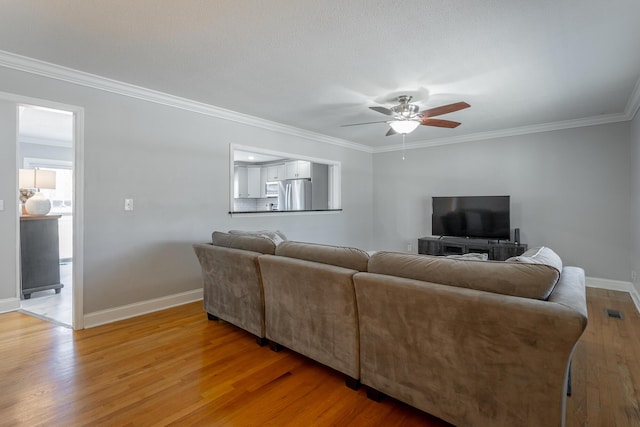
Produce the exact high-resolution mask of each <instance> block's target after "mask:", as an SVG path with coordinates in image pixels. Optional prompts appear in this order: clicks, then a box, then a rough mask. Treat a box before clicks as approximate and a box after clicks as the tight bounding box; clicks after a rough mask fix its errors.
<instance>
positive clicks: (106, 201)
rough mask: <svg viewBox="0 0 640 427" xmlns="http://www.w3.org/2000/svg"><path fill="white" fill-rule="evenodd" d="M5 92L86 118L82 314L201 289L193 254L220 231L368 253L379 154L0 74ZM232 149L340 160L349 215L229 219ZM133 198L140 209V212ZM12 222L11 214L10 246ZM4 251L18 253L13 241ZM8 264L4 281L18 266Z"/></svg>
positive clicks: (0, 179) (9, 169) (9, 177)
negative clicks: (268, 234)
mask: <svg viewBox="0 0 640 427" xmlns="http://www.w3.org/2000/svg"><path fill="white" fill-rule="evenodd" d="M0 91H4V92H9V93H14V94H19V95H24V96H29V97H35V98H41V99H47V100H50V101H56V102H62V103H65V104H69V105H76V106H80V107H84V109H85V145H84V148H85V195H84V196H85V216H84V218H85V222H84V238H85V247H84V260H85V264H84V302H85V307H84V312H85V313H91V312H96V311H99V310H104V309H108V308H114V307H120V306H123V305H127V304H132V303H136V302H141V301H146V300H149V299H153V298H159V297H163V296H168V295H173V294H177V293H180V292H186V291H190V290H194V289H199V288H200V287H201V279H200V267H199V265H198V263H197V259H196V257H195V255H194V253H193V250H192V248H191V244H192V243H193V242H204V241H210V235H211V232H212V231H213V230H227V229H231V228H235V229H254V230H255V229H280V230H282V231H283V232H284V233H285V234H286V235H287V236H289V237H290V238H291V239H296V240H309V241H316V242H323V243H334V244H340V245H354V246H358V247H363V248H367V247H370V246H371V228H372V214H371V201H372V199H373V195H372V179H371V178H372V158H371V157H372V156H371V154H368V153H365V152H360V151H356V150H352V149H348V148H343V147H339V146H333V145H327V144H325V143H319V142H315V141H311V140H306V139H302V138H300V137H294V136H291V135H285V134H280V133H276V132H272V131H268V130H264V129H260V128H255V127H251V126H248V125H243V124H240V123H235V122H231V121H225V120H222V119H217V118H214V117H210V116H205V115H201V114H196V113H193V112H188V111H184V110H180V109H176V108H171V107H167V106H163V105H159V104H155V103H150V102H146V101H142V100H138V99H134V98H130V97H125V96H121V95H117V94H112V93H108V92H104V91H99V90H95V89H91V88H87V87H83V86H79V85H75V84H71V83H66V82H62V81H57V80H52V79H48V78H44V77H40V76H35V75H32V74H28V73H23V72H19V71H15V70H10V69H5V68H1V67H0ZM8 142H9V145H11V147H15V141H8ZM2 143H3V147H2V150H3V151H2V154H3V155H2V157H1V158H2V162H3V164H5V163H6V166H5V167H2V168H0V183H1V184H0V186H1V187H0V191H1V193H0V194H3V196H2V197H4V198H5V199H6V200H10V199H11V198H12V197H13V195H14V194H16V189H15V169H14V168H15V151H11V150H14V149H15V148H7V147H6V146H5V145H6V142H5V141H4V140H3V141H2ZM230 143H235V144H243V145H250V146H256V147H260V148H265V149H269V150H275V151H284V152H290V153H293V154H299V155H301V156H311V157H319V158H325V159H329V160H339V161H341V162H342V205H343V209H344V211H343V212H342V213H339V214H312V215H293V216H291V215H289V216H271V217H264V216H263V217H251V218H239V217H230V216H229V215H228V211H229V206H228V204H229V182H228V181H229V170H228V169H229V158H228V156H229V144H230ZM5 151H7V153H8V154H9V157H8V158H9V160H5V159H7V157H5V156H4V152H5ZM12 152H13V155H11V153H12ZM5 195H7V196H5ZM124 198H133V199H134V207H135V210H134V211H133V212H124V210H123V199H124ZM5 219H6V220H5ZM12 221H14V222H15V217H13V218H11V217H10V215H9V214H8V213H7V212H4V213H3V215H2V219H1V220H0V224H2V225H0V227H3V228H2V230H0V231H2V232H3V237H4V233H5V232H6V230H5V229H7V228H9V230H8V231H9V234H11V233H12V232H14V231H13V230H14V229H13V228H12V224H13V223H12ZM5 222H6V223H7V224H6V225H4V223H5ZM2 245H3V246H2V247H3V248H5V249H3V250H4V251H5V252H6V251H9V253H10V254H9V255H12V254H13V253H14V252H15V242H9V243H5V242H4V241H3V243H2ZM7 248H8V249H7ZM0 263H1V266H2V271H5V268H11V267H12V265H13V263H15V257H13V256H3V257H1V258H0ZM12 277H13V276H7V278H6V279H4V280H3V283H2V284H1V285H0V286H2V290H1V292H3V294H0V295H7V294H8V291H7V289H9V288H11V291H10V294H11V295H13V296H15V289H14V287H15V285H14V283H15V279H12ZM12 281H13V283H10V282H12Z"/></svg>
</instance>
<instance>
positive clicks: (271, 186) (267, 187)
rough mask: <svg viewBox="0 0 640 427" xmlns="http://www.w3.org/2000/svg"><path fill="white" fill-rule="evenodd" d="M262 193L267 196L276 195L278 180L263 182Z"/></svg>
mask: <svg viewBox="0 0 640 427" xmlns="http://www.w3.org/2000/svg"><path fill="white" fill-rule="evenodd" d="M264 193H265V194H266V196H267V197H278V181H273V182H267V183H265V184H264Z"/></svg>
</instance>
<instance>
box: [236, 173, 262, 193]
mask: <svg viewBox="0 0 640 427" xmlns="http://www.w3.org/2000/svg"><path fill="white" fill-rule="evenodd" d="M260 187H261V184H260V166H236V167H235V168H234V182H233V197H235V198H237V199H248V198H260V197H261V193H260Z"/></svg>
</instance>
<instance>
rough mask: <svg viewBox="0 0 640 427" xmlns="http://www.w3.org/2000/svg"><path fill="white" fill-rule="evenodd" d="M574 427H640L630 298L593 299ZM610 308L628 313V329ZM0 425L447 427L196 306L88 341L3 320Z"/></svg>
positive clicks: (577, 378) (14, 316)
mask: <svg viewBox="0 0 640 427" xmlns="http://www.w3.org/2000/svg"><path fill="white" fill-rule="evenodd" d="M587 300H588V310H589V326H588V327H587V330H586V331H585V334H584V335H583V337H582V338H581V339H580V341H579V343H578V345H577V347H576V350H575V352H574V356H573V365H572V383H573V395H572V396H571V397H568V398H567V426H587V425H588V426H610V425H616V426H621V427H624V426H638V425H640V404H639V402H640V360H639V359H638V358H637V357H636V355H637V354H640V334H639V333H638V331H639V330H640V315H638V313H637V311H636V309H635V306H634V305H633V303H632V301H631V299H630V298H629V296H628V295H627V294H625V293H620V292H615V291H607V290H601V289H588V290H587ZM605 308H613V309H618V310H621V311H622V312H623V313H624V316H625V318H624V319H623V320H618V319H612V318H608V317H607V316H606V315H605ZM0 343H2V344H1V345H0V360H2V364H0V377H1V378H2V393H1V394H0V413H1V414H2V417H0V426H27V425H29V426H31V425H47V426H68V425H92V426H93V425H122V426H127V425H132V426H134V425H158V426H165V425H175V426H185V425H221V426H227V425H233V426H245V425H274V426H276V425H277V426H301V425H305V426H347V425H348V426H377V425H384V426H431V427H440V426H447V425H448V424H446V423H445V422H443V421H441V420H438V419H436V418H434V417H432V416H430V415H428V414H425V413H424V412H421V411H419V410H417V409H415V408H411V407H409V406H408V405H405V404H403V403H401V402H398V401H396V400H394V399H391V398H385V399H383V400H382V401H381V402H379V403H377V402H374V401H372V400H369V399H367V397H366V392H365V389H364V388H361V389H360V390H357V391H354V390H351V389H349V388H347V387H346V386H345V384H344V376H343V375H342V374H340V373H338V372H335V371H333V370H331V369H329V368H327V367H325V366H322V365H320V364H318V363H316V362H314V361H312V360H309V359H307V358H305V357H303V356H301V355H298V354H296V353H294V352H292V351H290V350H287V349H285V350H283V351H281V352H279V353H274V352H272V351H270V350H269V349H268V348H267V347H259V346H258V345H257V344H256V343H255V339H254V337H253V336H252V335H251V334H249V333H247V332H245V331H242V330H240V329H238V328H236V327H234V326H233V325H230V324H227V323H225V322H218V321H209V320H207V318H206V314H205V313H204V311H203V309H202V304H201V303H193V304H188V305H184V306H181V307H176V308H172V309H169V310H164V311H162V312H157V313H152V314H149V315H145V316H140V317H137V318H134V319H128V320H124V321H121V322H117V323H113V324H110V325H104V326H101V327H98V328H93V329H88V330H84V331H75V332H74V331H71V330H69V329H66V328H63V327H60V326H56V325H53V324H49V323H46V322H44V321H42V320H39V319H37V318H34V317H30V316H28V315H25V314H22V313H6V314H2V315H0Z"/></svg>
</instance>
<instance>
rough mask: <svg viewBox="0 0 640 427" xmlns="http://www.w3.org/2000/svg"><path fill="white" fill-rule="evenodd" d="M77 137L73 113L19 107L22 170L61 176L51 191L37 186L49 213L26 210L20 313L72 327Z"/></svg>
mask: <svg viewBox="0 0 640 427" xmlns="http://www.w3.org/2000/svg"><path fill="white" fill-rule="evenodd" d="M74 135H75V123H74V113H73V112H71V111H64V110H57V109H52V108H46V107H41V106H34V105H19V107H18V168H19V169H20V170H24V171H35V170H44V171H51V172H52V173H53V174H54V176H55V182H54V184H51V185H48V187H49V188H37V185H36V184H32V185H36V188H35V189H33V190H32V191H31V193H33V192H36V193H40V194H38V196H42V197H44V198H46V199H47V200H49V203H50V206H51V209H50V211H49V212H46V213H44V214H43V212H42V211H40V212H33V211H30V209H31V208H30V205H29V202H28V201H27V202H26V203H25V204H23V206H21V207H20V211H21V212H22V215H21V217H20V243H21V271H20V273H21V289H20V308H21V310H22V311H23V312H25V313H27V314H32V315H35V316H37V317H40V318H44V319H45V320H49V321H53V322H55V323H57V324H61V325H64V326H67V327H72V325H73V307H74V305H73V295H74V291H73V286H74V283H73V274H72V272H73V259H74V257H73V240H74V239H73V223H74V205H73V201H74V181H73V178H74V157H75V156H74ZM27 173H28V172H27ZM20 186H22V184H20ZM22 192H23V189H21V193H22Z"/></svg>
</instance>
